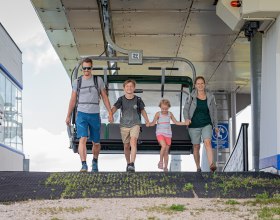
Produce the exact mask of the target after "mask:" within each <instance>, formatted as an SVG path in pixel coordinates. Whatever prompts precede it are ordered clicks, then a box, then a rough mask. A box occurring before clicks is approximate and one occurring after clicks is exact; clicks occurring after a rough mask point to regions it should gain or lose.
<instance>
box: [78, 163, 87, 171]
mask: <svg viewBox="0 0 280 220" xmlns="http://www.w3.org/2000/svg"><path fill="white" fill-rule="evenodd" d="M87 171H88V166H87V165H86V164H83V165H82V168H81V170H80V172H87Z"/></svg>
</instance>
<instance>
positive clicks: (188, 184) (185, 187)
mask: <svg viewBox="0 0 280 220" xmlns="http://www.w3.org/2000/svg"><path fill="white" fill-rule="evenodd" d="M184 190H185V191H190V190H193V184H192V183H186V184H185V185H184Z"/></svg>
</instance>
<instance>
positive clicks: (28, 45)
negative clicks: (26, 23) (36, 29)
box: [21, 33, 61, 75]
mask: <svg viewBox="0 0 280 220" xmlns="http://www.w3.org/2000/svg"><path fill="white" fill-rule="evenodd" d="M21 48H22V51H23V63H24V64H26V65H27V64H29V65H30V67H31V70H32V71H31V73H33V74H35V75H38V74H44V73H45V71H44V70H46V69H48V67H49V66H52V65H54V64H56V63H58V62H59V58H58V56H57V54H56V52H55V50H54V49H53V47H52V46H51V44H50V43H49V40H48V39H47V37H46V34H45V33H38V34H36V35H35V36H33V37H31V38H30V39H28V40H27V41H25V42H22V43H21ZM60 65H61V64H60Z"/></svg>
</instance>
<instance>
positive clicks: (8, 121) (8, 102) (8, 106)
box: [4, 78, 13, 146]
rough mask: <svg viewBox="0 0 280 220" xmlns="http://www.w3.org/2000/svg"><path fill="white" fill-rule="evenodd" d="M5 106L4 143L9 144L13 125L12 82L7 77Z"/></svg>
mask: <svg viewBox="0 0 280 220" xmlns="http://www.w3.org/2000/svg"><path fill="white" fill-rule="evenodd" d="M5 97H6V99H5V106H4V125H5V136H4V139H5V140H4V143H5V145H7V146H10V145H11V127H12V116H13V115H12V83H11V82H10V81H9V80H8V79H7V78H6V94H5Z"/></svg>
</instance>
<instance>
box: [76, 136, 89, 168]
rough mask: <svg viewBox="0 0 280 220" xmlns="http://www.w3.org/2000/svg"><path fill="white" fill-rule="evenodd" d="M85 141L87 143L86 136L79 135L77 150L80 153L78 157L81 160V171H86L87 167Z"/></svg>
mask: <svg viewBox="0 0 280 220" xmlns="http://www.w3.org/2000/svg"><path fill="white" fill-rule="evenodd" d="M86 143H87V137H81V138H80V140H79V147H78V152H79V154H80V158H81V161H82V169H81V172H87V170H88V167H87V163H86V161H87V148H86Z"/></svg>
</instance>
